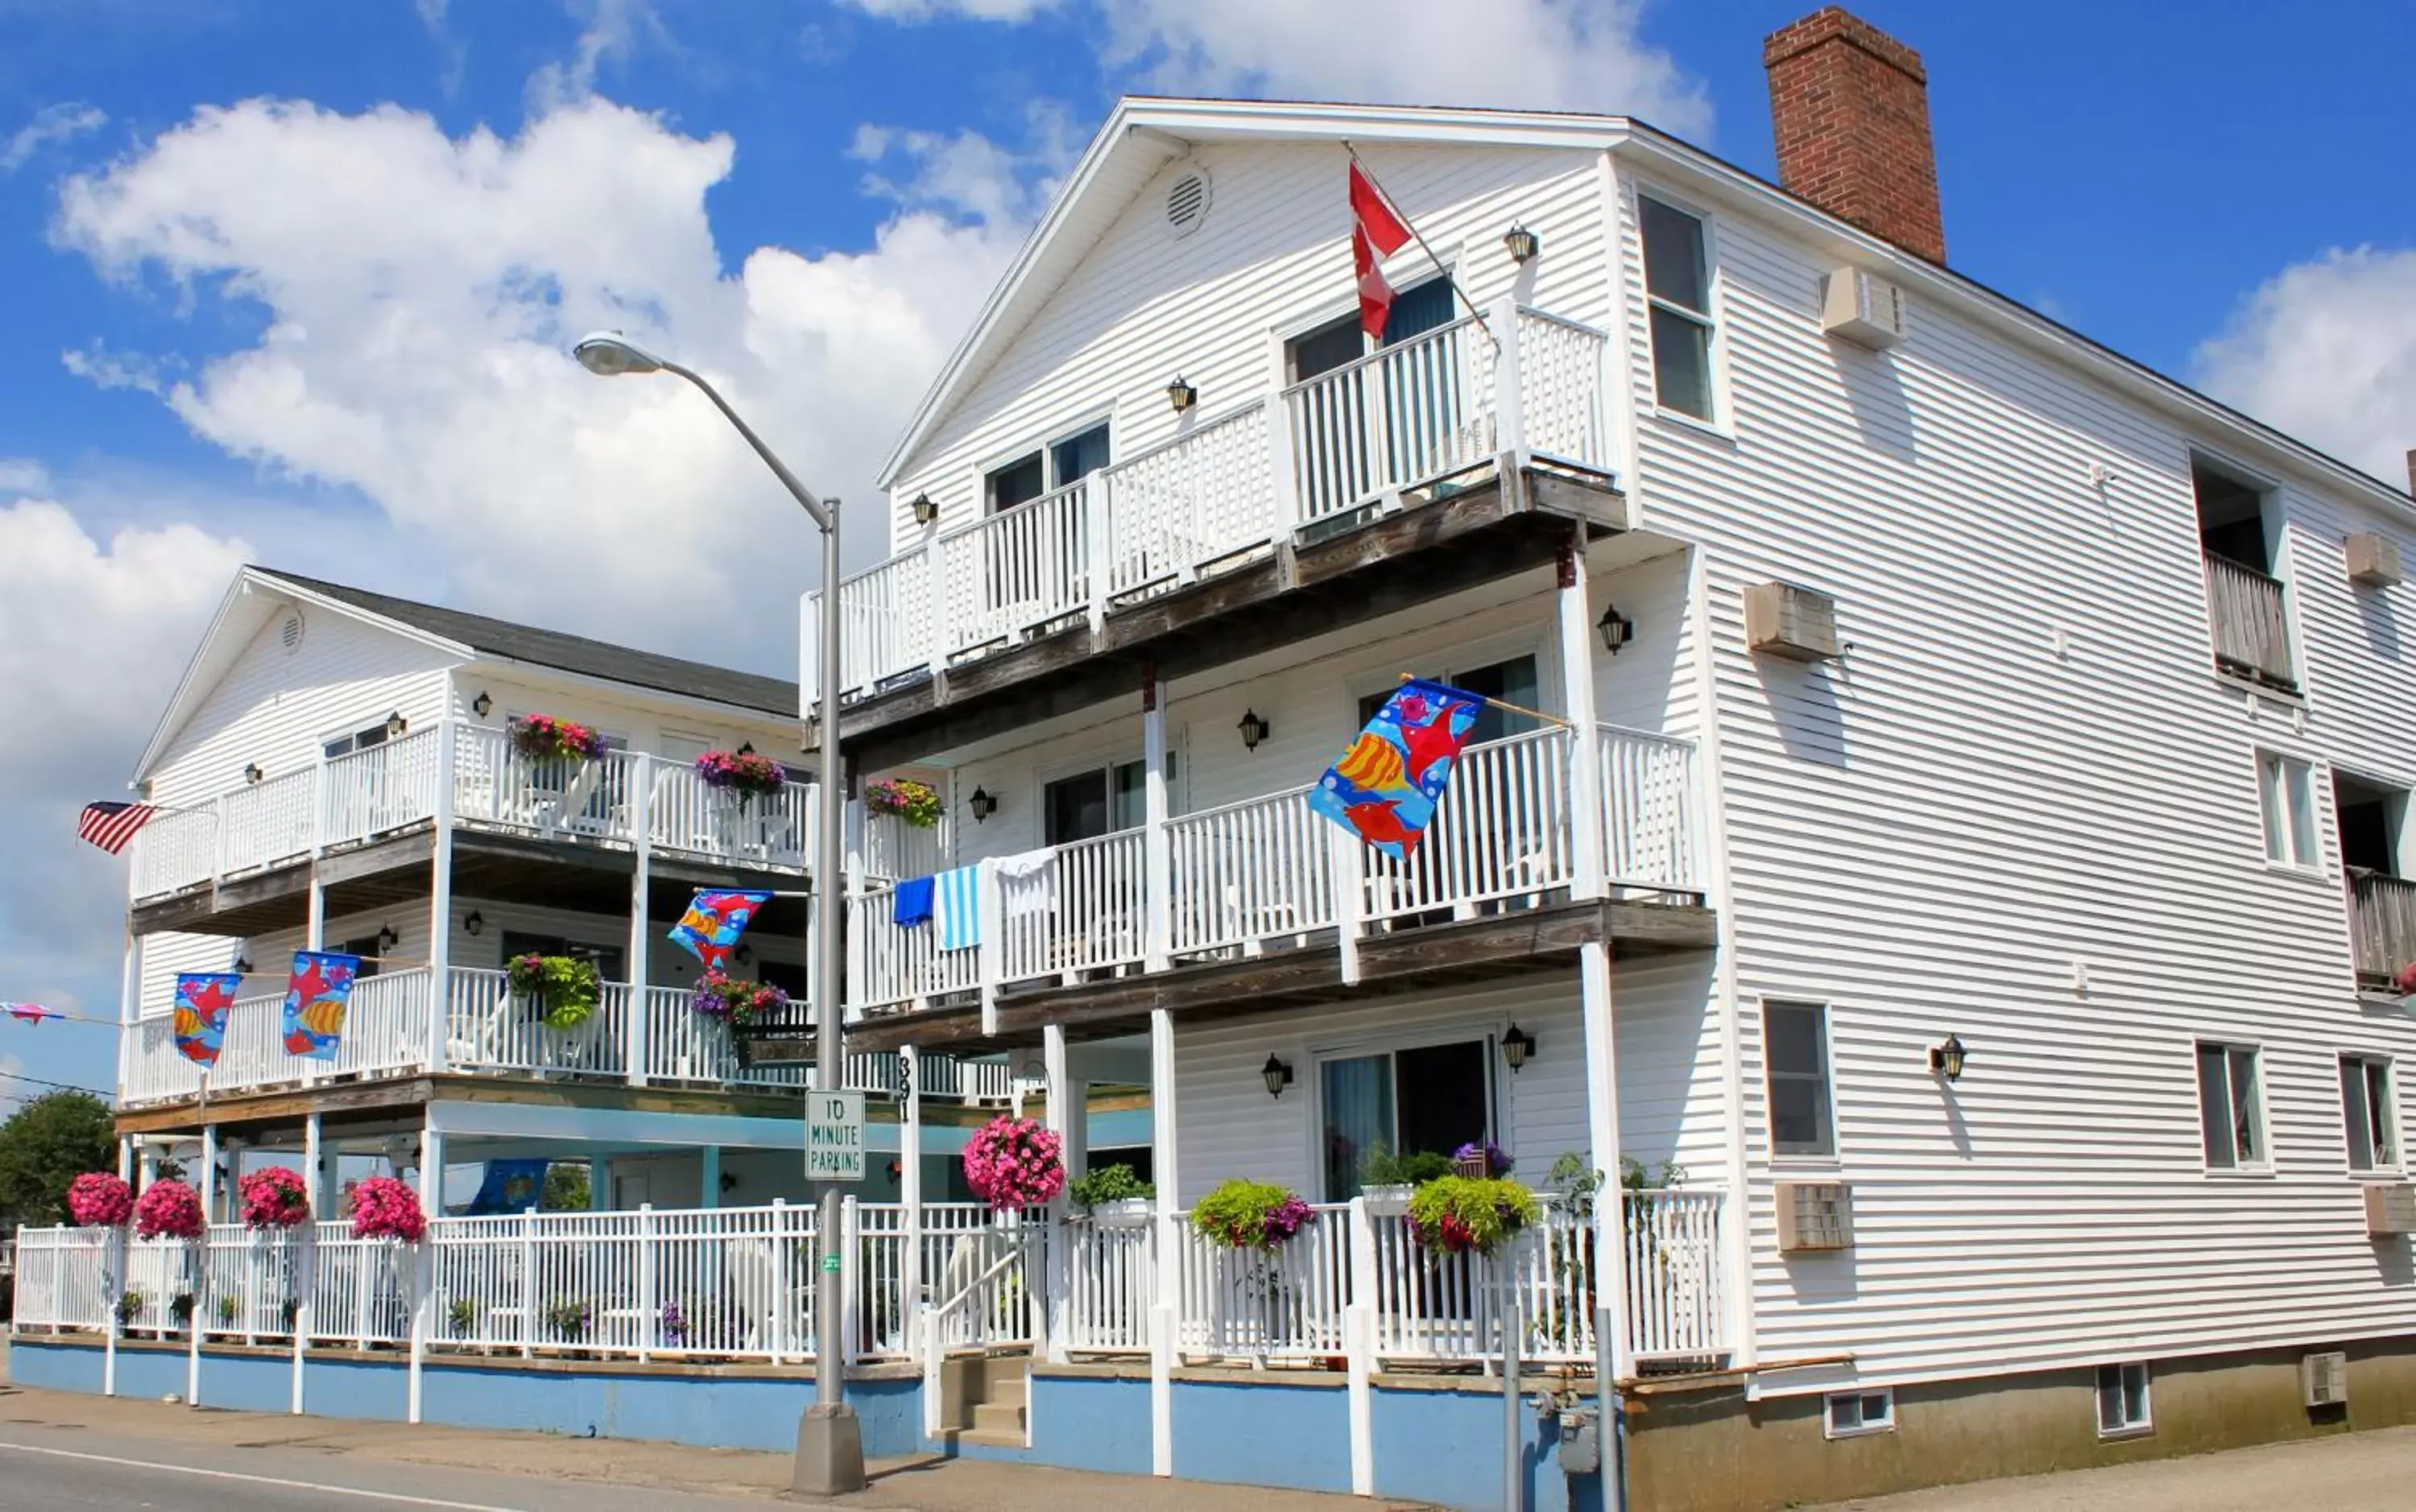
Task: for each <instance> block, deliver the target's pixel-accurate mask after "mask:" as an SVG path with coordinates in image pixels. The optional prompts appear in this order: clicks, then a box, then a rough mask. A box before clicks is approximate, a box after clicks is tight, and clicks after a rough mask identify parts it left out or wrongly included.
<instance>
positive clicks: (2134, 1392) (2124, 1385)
mask: <svg viewBox="0 0 2416 1512" xmlns="http://www.w3.org/2000/svg"><path fill="white" fill-rule="evenodd" d="M2153 1427H2154V1424H2153V1423H2152V1422H2151V1421H2150V1420H2149V1417H2148V1368H2147V1367H2146V1366H2145V1365H2142V1364H2140V1363H2139V1362H2137V1361H2136V1360H2135V1361H2133V1362H2132V1363H2130V1364H2128V1365H2101V1366H2099V1367H2098V1368H2097V1433H2098V1436H2099V1437H2100V1438H2109V1439H2110V1438H2116V1437H2121V1436H2124V1435H2128V1434H2133V1433H2145V1432H2147V1431H2148V1430H2150V1429H2152V1428H2153Z"/></svg>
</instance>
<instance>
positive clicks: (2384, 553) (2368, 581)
mask: <svg viewBox="0 0 2416 1512" xmlns="http://www.w3.org/2000/svg"><path fill="white" fill-rule="evenodd" d="M2341 555H2342V556H2343V557H2344V558H2345V559H2347V561H2348V580H2349V581H2350V582H2352V583H2355V584H2357V585H2358V586H2359V587H2360V588H2397V587H2398V586H2399V585H2400V583H2401V582H2402V581H2403V580H2404V579H2405V578H2406V576H2407V574H2406V573H2405V572H2403V571H2402V570H2401V569H2400V565H2399V543H2398V542H2396V541H2394V540H2393V539H2392V538H2391V537H2389V536H2387V535H2378V534H2376V533H2375V532H2374V531H2359V532H2358V533H2357V534H2355V535H2352V536H2349V537H2348V538H2347V539H2346V540H2344V541H2343V542H2342V543H2341Z"/></svg>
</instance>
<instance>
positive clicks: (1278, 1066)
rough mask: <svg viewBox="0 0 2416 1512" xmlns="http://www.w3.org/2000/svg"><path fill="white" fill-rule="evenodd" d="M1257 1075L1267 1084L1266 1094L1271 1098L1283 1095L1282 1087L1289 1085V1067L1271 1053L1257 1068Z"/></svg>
mask: <svg viewBox="0 0 2416 1512" xmlns="http://www.w3.org/2000/svg"><path fill="white" fill-rule="evenodd" d="M1259 1076H1260V1079H1261V1080H1262V1081H1264V1082H1265V1083H1266V1084H1267V1096H1269V1097H1271V1098H1279V1097H1281V1096H1283V1089H1284V1088H1285V1087H1287V1086H1290V1085H1291V1067H1290V1066H1288V1065H1286V1064H1284V1063H1283V1061H1281V1060H1279V1059H1277V1058H1276V1056H1274V1055H1269V1056H1267V1063H1266V1064H1265V1065H1263V1066H1261V1067H1260V1068H1259Z"/></svg>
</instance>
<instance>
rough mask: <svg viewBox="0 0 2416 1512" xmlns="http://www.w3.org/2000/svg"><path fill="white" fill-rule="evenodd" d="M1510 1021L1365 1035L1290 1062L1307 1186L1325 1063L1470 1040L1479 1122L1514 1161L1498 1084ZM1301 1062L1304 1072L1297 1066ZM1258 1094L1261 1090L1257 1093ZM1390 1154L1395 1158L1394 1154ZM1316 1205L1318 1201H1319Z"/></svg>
mask: <svg viewBox="0 0 2416 1512" xmlns="http://www.w3.org/2000/svg"><path fill="white" fill-rule="evenodd" d="M1510 1024H1511V1020H1510V1019H1509V1018H1508V1017H1507V1016H1506V1015H1505V1016H1502V1017H1496V1018H1486V1019H1480V1020H1476V1021H1474V1022H1461V1023H1458V1024H1442V1025H1428V1026H1427V1027H1426V1028H1422V1029H1413V1030H1408V1031H1405V1032H1402V1033H1398V1034H1371V1035H1368V1036H1367V1037H1366V1038H1364V1039H1358V1040H1335V1041H1332V1042H1329V1043H1325V1044H1312V1045H1310V1046H1309V1047H1308V1048H1307V1049H1306V1052H1304V1053H1303V1054H1302V1055H1300V1056H1298V1057H1297V1058H1296V1059H1295V1060H1294V1069H1293V1071H1292V1085H1291V1090H1293V1091H1297V1090H1299V1088H1300V1085H1301V1083H1302V1082H1303V1081H1306V1082H1307V1084H1308V1098H1307V1102H1308V1128H1307V1129H1306V1130H1304V1133H1305V1135H1306V1145H1305V1146H1304V1148H1305V1151H1306V1157H1307V1160H1308V1165H1307V1167H1306V1169H1307V1171H1308V1174H1309V1184H1310V1185H1311V1186H1314V1187H1317V1188H1319V1189H1320V1190H1322V1189H1323V1186H1324V1175H1325V1063H1326V1062H1327V1061H1329V1060H1359V1059H1363V1058H1365V1057H1366V1056H1368V1055H1397V1054H1399V1053H1400V1052H1401V1051H1404V1050H1424V1049H1427V1048H1428V1047H1430V1046H1433V1045H1457V1044H1465V1043H1467V1042H1468V1041H1469V1040H1477V1041H1479V1042H1481V1043H1482V1044H1484V1045H1485V1047H1486V1055H1485V1117H1486V1122H1487V1124H1488V1125H1489V1126H1490V1131H1491V1138H1492V1140H1493V1142H1494V1143H1495V1144H1497V1145H1501V1146H1502V1148H1503V1149H1505V1150H1508V1151H1510V1152H1511V1154H1512V1155H1513V1156H1514V1157H1515V1156H1516V1155H1517V1153H1518V1115H1517V1111H1516V1107H1515V1104H1516V1103H1517V1101H1518V1100H1517V1099H1516V1098H1514V1097H1512V1096H1510V1095H1509V1088H1508V1086H1507V1085H1506V1084H1505V1083H1504V1082H1503V1080H1502V1067H1501V1066H1500V1065H1499V1064H1498V1062H1499V1061H1500V1060H1501V1057H1502V1036H1503V1035H1505V1034H1507V1033H1509V1032H1510ZM1300 1061H1306V1063H1307V1065H1306V1068H1305V1070H1304V1069H1303V1068H1302V1067H1301V1066H1300V1064H1299V1062H1300ZM1262 1090H1263V1089H1262ZM1399 1090H1400V1089H1399V1087H1398V1085H1396V1086H1395V1087H1394V1093H1395V1097H1394V1102H1393V1123H1394V1127H1395V1129H1396V1130H1398V1128H1399V1125H1400V1119H1401V1108H1400V1099H1399ZM1395 1153H1399V1152H1397V1151H1396V1152H1395ZM1320 1200H1322V1199H1320Z"/></svg>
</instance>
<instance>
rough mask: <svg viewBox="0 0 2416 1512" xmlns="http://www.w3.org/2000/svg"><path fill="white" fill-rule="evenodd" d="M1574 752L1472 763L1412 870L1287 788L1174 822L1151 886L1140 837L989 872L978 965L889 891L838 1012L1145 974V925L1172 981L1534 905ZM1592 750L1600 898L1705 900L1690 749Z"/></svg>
mask: <svg viewBox="0 0 2416 1512" xmlns="http://www.w3.org/2000/svg"><path fill="white" fill-rule="evenodd" d="M1577 738H1578V737H1577V736H1576V734H1575V733H1574V732H1572V731H1570V730H1566V729H1563V728H1560V727H1557V726H1553V727H1547V728H1543V729H1536V730H1531V731H1528V732H1526V733H1523V734H1519V735H1513V736H1510V737H1508V738H1506V739H1503V740H1499V741H1487V742H1486V743H1484V744H1481V745H1472V746H1470V747H1468V748H1467V749H1466V750H1465V751H1464V752H1462V753H1461V756H1460V758H1459V761H1458V763H1457V766H1456V767H1455V769H1454V771H1453V772H1452V777H1451V783H1450V786H1448V787H1447V788H1445V790H1444V792H1443V796H1442V802H1441V803H1440V804H1438V805H1437V808H1436V812H1435V816H1434V821H1433V823H1432V825H1431V826H1430V827H1429V828H1428V830H1427V835H1426V838H1425V839H1424V841H1423V842H1422V843H1421V844H1420V845H1419V846H1418V847H1417V849H1416V850H1415V851H1414V852H1413V853H1412V856H1411V857H1410V859H1409V860H1408V861H1391V860H1388V859H1386V858H1384V857H1383V856H1382V854H1381V853H1380V852H1378V851H1376V850H1374V849H1372V848H1370V847H1366V846H1356V845H1346V844H1345V841H1346V840H1347V836H1346V835H1345V834H1344V832H1343V831H1342V830H1341V829H1340V828H1339V827H1337V826H1336V825H1334V824H1332V823H1330V822H1329V821H1327V820H1326V819H1324V818H1323V817H1322V816H1319V815H1317V814H1316V813H1314V812H1312V811H1311V809H1310V808H1309V795H1310V793H1311V791H1312V789H1310V788H1307V787H1294V788H1288V789H1286V790H1284V791H1281V792H1277V793H1271V794H1267V795H1265V796H1262V797H1259V798H1251V799H1245V800H1243V801H1239V802H1234V803H1227V804H1223V805H1221V806H1219V807H1216V808H1212V809H1206V810H1203V811H1201V812H1200V813H1197V814H1185V815H1180V816H1173V817H1170V818H1169V819H1168V820H1167V821H1166V825H1165V830H1166V855H1167V858H1168V861H1167V867H1166V870H1165V873H1164V874H1163V876H1160V875H1159V874H1156V873H1154V872H1153V871H1152V870H1151V868H1150V866H1149V864H1148V859H1147V858H1148V851H1149V847H1148V844H1147V841H1148V835H1147V832H1146V831H1143V830H1123V831H1116V832H1114V833H1112V834H1107V835H1101V836H1098V837H1096V838H1095V839H1089V840H1080V841H1076V842H1074V843H1073V844H1071V845H1066V846H1055V847H1053V848H1052V849H1049V850H1048V851H1046V852H1042V853H1039V854H1037V855H1035V856H1031V857H1026V858H1023V859H1022V861H1021V864H1019V865H1018V866H1017V867H1016V868H1015V869H1014V870H1013V871H1011V872H1010V871H1009V870H1008V869H1007V868H1006V867H1005V866H1004V865H1003V864H1002V863H999V862H995V861H991V862H984V863H983V864H982V868H981V875H980V877H979V880H978V886H979V888H980V894H981V902H980V908H981V912H982V917H983V919H984V921H985V922H984V925H983V929H982V932H981V939H980V942H979V943H977V944H975V945H973V946H968V947H960V948H959V949H956V950H943V949H941V946H940V936H939V930H938V928H937V926H936V925H935V924H933V923H929V922H926V923H920V924H910V925H900V924H898V922H897V921H896V919H895V910H894V908H893V906H892V900H893V896H894V893H893V891H892V890H891V889H890V888H889V887H887V886H883V887H879V888H876V889H874V890H872V891H868V893H866V894H865V895H864V896H862V897H860V898H858V899H857V900H855V904H854V908H853V914H852V916H851V920H852V925H851V930H850V934H851V936H852V940H853V949H854V950H855V951H856V952H857V954H856V961H857V968H856V969H853V970H851V971H850V972H849V974H848V976H849V992H850V998H849V1002H848V1008H849V1010H850V1011H851V1012H855V1013H891V1012H900V1011H910V1010H922V1009H928V1008H930V1007H932V1006H934V1005H935V1004H938V1003H940V1002H942V1001H944V1000H946V999H949V998H965V997H970V996H972V995H974V994H977V993H983V992H985V991H987V990H990V989H995V988H997V987H999V986H1002V985H1004V984H1009V983H1019V982H1028V981H1047V980H1050V979H1057V980H1072V979H1074V978H1076V977H1077V976H1078V975H1079V974H1080V973H1083V972H1092V971H1100V970H1106V969H1113V968H1122V967H1129V966H1135V965H1140V964H1144V963H1146V962H1147V961H1148V960H1149V959H1150V942H1149V931H1150V919H1151V913H1152V910H1153V907H1155V906H1162V907H1163V909H1164V912H1165V920H1166V922H1165V926H1164V927H1165V932H1166V936H1167V940H1166V956H1167V961H1168V963H1169V964H1172V963H1174V962H1176V961H1181V960H1185V959H1197V958H1200V957H1203V956H1231V955H1236V954H1241V955H1248V954H1256V953H1259V952H1261V951H1268V950H1281V949H1289V948H1291V947H1294V946H1297V945H1300V944H1302V943H1304V942H1305V941H1306V938H1307V936H1310V935H1312V934H1314V933H1315V932H1317V931H1320V930H1328V929H1336V928H1340V929H1345V930H1348V931H1350V932H1351V933H1352V934H1354V935H1355V934H1364V933H1367V932H1369V931H1372V930H1377V929H1385V928H1398V927H1404V926H1408V925H1414V924H1419V923H1424V922H1429V921H1434V920H1436V919H1438V918H1469V917H1472V916H1474V915H1476V914H1478V913H1482V912H1485V911H1487V910H1498V909H1502V908H1506V907H1515V906H1523V905H1524V904H1525V903H1526V902H1527V901H1529V900H1538V899H1543V898H1545V897H1548V895H1550V894H1551V893H1553V892H1554V891H1556V890H1563V889H1566V888H1568V887H1569V886H1570V885H1571V884H1572V883H1573V882H1574V881H1575V880H1576V879H1577V873H1578V865H1577V861H1578V847H1577V839H1576V827H1575V823H1574V819H1575V816H1574V815H1573V813H1572V812H1571V810H1572V805H1573V803H1574V802H1576V801H1578V795H1577V794H1576V793H1575V791H1574V787H1573V784H1572V782H1571V762H1572V756H1573V754H1574V753H1573V745H1574V742H1575V741H1576V740H1577ZM1593 738H1594V741H1595V742H1596V749H1597V754H1598V756H1599V757H1600V764H1601V771H1602V776H1601V783H1600V791H1599V792H1598V793H1597V794H1596V795H1595V799H1596V801H1598V802H1599V803H1600V804H1601V806H1602V814H1603V821H1604V822H1603V829H1604V843H1603V857H1602V867H1603V875H1604V877H1605V879H1606V881H1607V882H1608V885H1609V886H1610V887H1611V888H1612V889H1613V890H1614V891H1620V892H1627V893H1636V894H1663V893H1669V894H1680V895H1699V894H1700V893H1701V891H1702V889H1703V886H1704V882H1703V876H1702V870H1701V866H1700V861H1699V858H1700V854H1701V852H1700V842H1699V838H1698V834H1699V831H1698V828H1697V826H1698V819H1699V813H1700V803H1699V799H1698V794H1697V788H1696V783H1697V777H1696V774H1695V749H1694V746H1693V743H1692V742H1690V741H1682V740H1675V739H1672V738H1670V737H1669V736H1664V735H1655V734H1651V733H1648V732H1646V731H1642V730H1630V729H1621V728H1618V727H1616V726H1608V725H1606V726H1599V727H1598V728H1597V729H1596V730H1595V732H1594V737H1593ZM1161 898H1162V899H1163V902H1162V904H1161V903H1160V901H1159V900H1160V899H1161Z"/></svg>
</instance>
